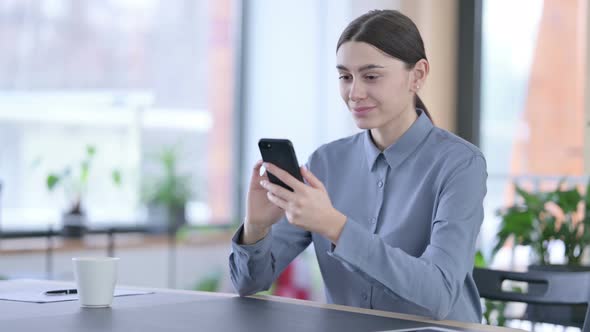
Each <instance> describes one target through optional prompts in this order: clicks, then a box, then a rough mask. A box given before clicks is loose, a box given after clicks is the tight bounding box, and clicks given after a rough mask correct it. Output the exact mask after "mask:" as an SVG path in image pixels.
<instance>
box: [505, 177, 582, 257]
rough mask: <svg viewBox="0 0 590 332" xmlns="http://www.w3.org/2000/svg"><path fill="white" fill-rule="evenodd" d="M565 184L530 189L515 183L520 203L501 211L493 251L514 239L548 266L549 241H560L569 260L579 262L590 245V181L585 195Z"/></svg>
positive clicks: (561, 182) (515, 242)
mask: <svg viewBox="0 0 590 332" xmlns="http://www.w3.org/2000/svg"><path fill="white" fill-rule="evenodd" d="M562 186H563V180H562V181H560V183H559V184H558V185H557V188H556V189H555V190H553V191H537V192H528V191H526V190H524V189H523V188H521V187H519V186H517V185H515V188H516V193H517V195H518V199H519V200H520V202H519V203H517V204H515V205H513V206H510V207H507V208H505V209H501V210H499V211H498V215H499V216H500V217H501V218H502V222H501V225H500V229H499V231H498V233H497V238H498V243H497V245H496V247H495V248H494V253H495V252H497V251H498V250H499V249H500V248H501V247H502V246H503V245H504V243H505V242H506V241H507V240H508V239H509V238H512V239H514V244H517V245H527V246H530V247H531V248H532V250H533V251H534V253H535V254H536V256H537V257H538V263H540V264H542V265H546V264H549V253H548V251H547V249H548V246H549V243H550V242H551V241H553V240H558V241H562V242H563V244H564V246H565V256H566V257H567V263H568V264H569V265H580V259H581V257H582V253H583V250H584V248H585V247H586V246H587V245H588V244H590V191H589V190H590V182H589V183H588V185H587V186H586V191H585V192H584V194H582V193H580V191H579V190H578V189H577V188H571V189H561V188H562ZM582 207H583V213H580V212H581V211H580V208H582Z"/></svg>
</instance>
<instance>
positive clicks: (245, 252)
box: [229, 218, 311, 296]
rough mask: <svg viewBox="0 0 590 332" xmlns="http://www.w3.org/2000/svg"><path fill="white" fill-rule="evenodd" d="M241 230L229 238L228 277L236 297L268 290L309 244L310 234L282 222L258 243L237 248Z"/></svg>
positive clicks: (284, 220)
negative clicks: (230, 247) (230, 244)
mask: <svg viewBox="0 0 590 332" xmlns="http://www.w3.org/2000/svg"><path fill="white" fill-rule="evenodd" d="M243 230H244V226H243V225H242V226H240V228H239V229H238V230H237V232H236V233H235V235H234V237H233V238H232V253H231V254H230V256H229V268H230V277H231V281H232V283H233V286H234V288H235V290H236V291H237V292H238V294H240V296H248V295H252V294H254V293H257V292H259V291H263V290H267V289H269V288H270V286H271V285H272V283H273V282H274V281H275V279H276V278H277V277H278V276H279V275H280V273H281V272H282V271H283V270H284V269H285V267H287V265H289V263H291V261H293V259H294V258H295V257H296V256H297V255H299V253H301V252H302V251H303V250H305V248H307V246H308V245H309V244H310V243H311V233H310V232H308V231H305V230H303V229H301V228H299V227H296V226H293V225H291V224H290V223H289V222H288V221H287V219H286V218H283V219H281V220H280V221H279V222H278V223H276V224H274V225H273V226H272V228H271V231H270V232H269V233H268V234H267V235H266V237H264V238H263V239H262V240H260V241H258V242H256V243H255V244H251V245H244V244H240V243H239V240H240V238H241V236H242V232H243Z"/></svg>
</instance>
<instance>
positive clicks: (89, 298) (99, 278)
mask: <svg viewBox="0 0 590 332" xmlns="http://www.w3.org/2000/svg"><path fill="white" fill-rule="evenodd" d="M117 261H119V258H115V257H75V258H72V262H73V264H74V275H75V276H76V285H77V288H78V297H79V299H80V306H82V307H88V308H103V307H109V306H111V303H113V295H114V293H115V284H116V283H117Z"/></svg>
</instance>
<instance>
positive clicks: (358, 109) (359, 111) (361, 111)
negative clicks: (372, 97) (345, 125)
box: [352, 106, 375, 115]
mask: <svg viewBox="0 0 590 332" xmlns="http://www.w3.org/2000/svg"><path fill="white" fill-rule="evenodd" d="M373 109H375V106H368V107H354V108H353V109H352V111H353V112H354V114H357V115H363V114H367V113H369V112H370V111H372V110H373Z"/></svg>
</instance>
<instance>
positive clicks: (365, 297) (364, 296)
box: [361, 293, 367, 301]
mask: <svg viewBox="0 0 590 332" xmlns="http://www.w3.org/2000/svg"><path fill="white" fill-rule="evenodd" d="M361 297H362V299H363V301H366V300H367V293H362V294H361Z"/></svg>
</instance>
